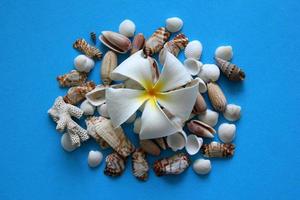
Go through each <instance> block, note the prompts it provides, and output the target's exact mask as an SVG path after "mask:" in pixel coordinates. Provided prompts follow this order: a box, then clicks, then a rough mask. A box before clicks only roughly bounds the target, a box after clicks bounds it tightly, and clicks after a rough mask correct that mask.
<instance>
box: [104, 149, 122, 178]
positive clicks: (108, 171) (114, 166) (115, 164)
mask: <svg viewBox="0 0 300 200" xmlns="http://www.w3.org/2000/svg"><path fill="white" fill-rule="evenodd" d="M105 162H106V166H105V169H104V174H105V175H107V176H120V175H122V173H123V172H124V170H125V160H124V159H123V158H122V157H121V156H120V155H118V154H117V153H116V152H114V153H111V154H109V155H108V156H107V157H106V159H105Z"/></svg>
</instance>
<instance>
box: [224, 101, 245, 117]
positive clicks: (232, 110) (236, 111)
mask: <svg viewBox="0 0 300 200" xmlns="http://www.w3.org/2000/svg"><path fill="white" fill-rule="evenodd" d="M241 109H242V108H241V106H238V105H235V104H228V105H227V106H226V109H225V111H224V113H223V116H224V117H225V119H227V120H228V121H236V120H238V119H240V117H241Z"/></svg>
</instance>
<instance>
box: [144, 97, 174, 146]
mask: <svg viewBox="0 0 300 200" xmlns="http://www.w3.org/2000/svg"><path fill="white" fill-rule="evenodd" d="M179 130H180V129H179V128H178V127H177V128H176V126H175V125H174V123H172V121H171V120H169V118H168V117H167V116H166V115H165V113H164V112H163V111H162V109H161V108H160V107H159V105H158V104H157V102H156V101H155V100H153V99H149V100H148V101H147V102H146V104H145V109H144V111H143V114H142V127H141V132H140V139H141V140H144V139H152V138H160V137H165V136H168V135H171V134H173V133H176V132H178V131H179Z"/></svg>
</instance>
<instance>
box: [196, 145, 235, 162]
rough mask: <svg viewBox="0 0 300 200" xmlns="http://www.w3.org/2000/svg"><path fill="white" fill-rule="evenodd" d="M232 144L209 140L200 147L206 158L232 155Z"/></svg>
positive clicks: (233, 146) (233, 147)
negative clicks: (209, 141)
mask: <svg viewBox="0 0 300 200" xmlns="http://www.w3.org/2000/svg"><path fill="white" fill-rule="evenodd" d="M234 149H235V145H234V144H222V143H218V142H215V141H214V142H211V143H210V144H203V145H202V147H201V150H202V153H203V155H204V157H208V158H226V157H231V156H233V155H234Z"/></svg>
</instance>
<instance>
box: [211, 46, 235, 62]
mask: <svg viewBox="0 0 300 200" xmlns="http://www.w3.org/2000/svg"><path fill="white" fill-rule="evenodd" d="M232 56H233V52H232V46H220V47H218V48H217V49H216V51H215V57H217V58H221V59H223V60H227V61H229V60H231V59H232Z"/></svg>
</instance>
